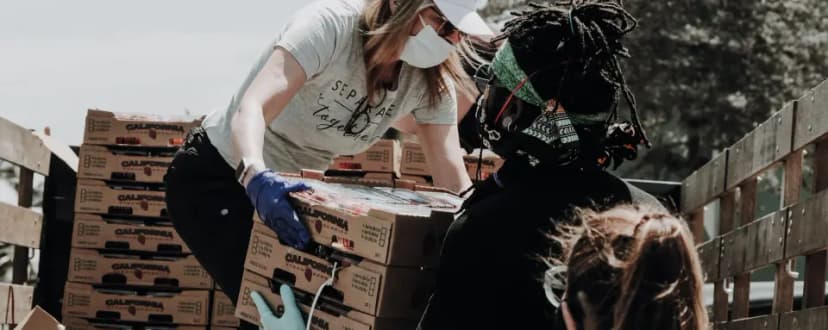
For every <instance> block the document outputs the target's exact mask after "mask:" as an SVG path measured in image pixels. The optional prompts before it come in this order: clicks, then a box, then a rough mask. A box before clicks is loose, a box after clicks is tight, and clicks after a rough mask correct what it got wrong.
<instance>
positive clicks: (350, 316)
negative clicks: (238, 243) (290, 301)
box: [236, 271, 417, 330]
mask: <svg viewBox="0 0 828 330" xmlns="http://www.w3.org/2000/svg"><path fill="white" fill-rule="evenodd" d="M271 288H272V289H271ZM253 291H257V292H259V294H261V295H262V297H263V298H264V299H265V300H266V301H267V302H268V303H269V304H270V308H271V310H273V311H274V312H275V311H276V310H277V309H278V308H279V307H281V306H283V304H282V298H281V297H280V296H279V288H278V285H277V284H273V283H272V282H271V281H269V280H268V279H266V278H265V277H262V276H259V275H257V274H254V273H253V272H250V271H245V272H244V275H242V284H241V288H240V289H239V299H238V306H236V316H237V317H239V318H240V319H242V320H245V321H247V322H250V323H253V324H256V325H259V311H258V310H257V309H256V304H255V303H253V299H251V298H250V294H251V292H253ZM294 295H295V296H296V299H297V304H298V305H299V308H300V309H301V310H302V313H303V318H304V320H305V321H306V322H310V324H311V329H315V330H413V329H415V328H416V327H417V319H408V320H407V319H389V318H377V317H373V316H371V315H368V314H365V313H362V312H359V311H356V310H352V309H348V308H345V307H342V306H336V305H334V304H330V303H328V302H325V301H323V300H322V299H320V301H319V302H318V303H317V308H316V310H315V311H314V312H313V318H312V319H311V320H308V314H307V313H308V311H309V310H310V307H309V306H310V305H311V302H312V301H313V296H312V295H309V294H303V293H302V292H301V291H296V290H294Z"/></svg>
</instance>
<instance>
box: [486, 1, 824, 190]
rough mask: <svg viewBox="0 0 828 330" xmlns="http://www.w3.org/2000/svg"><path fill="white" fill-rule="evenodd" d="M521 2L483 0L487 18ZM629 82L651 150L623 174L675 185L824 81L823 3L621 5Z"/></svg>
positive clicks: (628, 2) (665, 3)
mask: <svg viewBox="0 0 828 330" xmlns="http://www.w3.org/2000/svg"><path fill="white" fill-rule="evenodd" d="M525 3H528V1H520V0H506V1H497V0H490V1H489V8H487V12H486V13H487V14H488V15H489V17H490V18H492V20H500V19H503V18H507V17H505V16H502V15H501V12H502V11H503V8H512V6H520V5H524V4H525ZM625 6H626V7H627V8H628V9H629V11H630V12H631V13H632V14H633V15H635V16H636V17H637V18H638V19H639V27H638V29H637V30H636V31H634V32H633V33H632V34H631V35H630V37H629V40H628V41H627V43H626V44H627V47H628V48H629V49H630V52H631V53H632V55H633V58H632V59H631V60H627V61H626V62H625V65H624V68H625V73H626V75H627V79H628V82H629V84H630V86H631V88H632V90H633V92H634V94H635V95H636V97H637V100H638V105H639V110H640V111H641V113H642V118H643V121H644V125H645V127H647V129H648V133H649V134H650V138H651V139H652V141H653V144H654V147H653V148H652V149H650V150H647V151H646V152H644V153H642V155H641V157H640V159H639V160H638V161H636V162H630V163H627V164H626V165H625V166H622V168H620V169H619V171H618V172H619V174H621V175H623V176H625V177H636V178H646V179H658V180H681V179H682V178H684V177H686V176H687V175H689V174H690V173H691V172H692V171H693V170H694V169H696V168H698V167H699V166H701V165H702V164H704V163H706V162H707V161H708V160H709V159H710V158H711V157H712V156H713V154H714V153H715V152H716V151H718V150H721V149H723V148H725V147H727V146H729V145H731V144H733V143H735V142H736V141H737V140H738V139H739V138H741V137H742V136H744V135H745V134H746V133H747V132H749V131H750V130H751V129H753V127H755V125H757V124H759V123H761V122H763V121H765V120H766V119H767V118H768V117H769V116H770V114H772V113H773V112H774V111H777V110H779V109H781V108H782V106H783V105H784V104H785V103H787V102H790V101H792V100H794V99H796V98H798V97H799V96H800V95H802V94H803V93H804V92H805V91H806V90H807V89H809V88H812V87H814V86H816V85H817V84H819V82H820V81H822V80H823V79H825V78H826V77H828V52H826V51H825V49H828V1H825V0H787V1H784V0H765V1H761V0H692V1H691V0H665V1H647V0H636V1H626V2H625Z"/></svg>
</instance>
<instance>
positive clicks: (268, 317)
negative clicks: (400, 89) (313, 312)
mask: <svg viewBox="0 0 828 330" xmlns="http://www.w3.org/2000/svg"><path fill="white" fill-rule="evenodd" d="M279 294H280V295H281V296H282V304H283V305H284V306H285V312H284V314H282V317H276V314H273V311H272V310H271V309H270V306H269V305H268V304H267V302H266V301H265V300H264V298H262V295H260V294H259V293H258V292H255V291H253V293H251V294H250V296H251V297H252V298H253V303H255V304H256V309H258V310H259V316H260V318H259V321H260V323H261V325H262V326H261V328H262V329H264V330H304V329H305V321H304V320H302V313H300V312H299V306H296V299H295V298H293V290H291V289H290V287H289V286H287V285H284V284H282V286H281V287H279Z"/></svg>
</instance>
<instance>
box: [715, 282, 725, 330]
mask: <svg viewBox="0 0 828 330" xmlns="http://www.w3.org/2000/svg"><path fill="white" fill-rule="evenodd" d="M724 282H725V281H724V280H719V281H718V282H716V283H714V284H713V317H711V319H713V321H715V322H716V323H717V324H718V325H721V322H727V313H728V308H729V306H728V301H727V299H728V297H727V292H725V286H724ZM717 329H721V328H717Z"/></svg>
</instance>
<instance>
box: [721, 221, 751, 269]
mask: <svg viewBox="0 0 828 330" xmlns="http://www.w3.org/2000/svg"><path fill="white" fill-rule="evenodd" d="M721 244H722V258H721V266H720V267H719V277H722V278H724V277H732V276H735V275H738V274H741V273H742V272H744V270H745V246H746V245H747V230H743V229H737V230H734V231H732V232H730V233H727V234H724V235H722V243H721Z"/></svg>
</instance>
